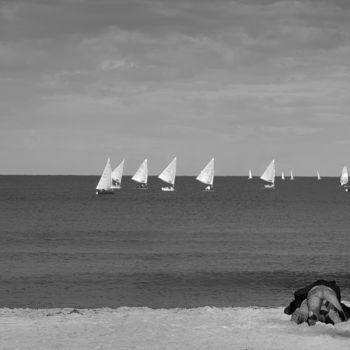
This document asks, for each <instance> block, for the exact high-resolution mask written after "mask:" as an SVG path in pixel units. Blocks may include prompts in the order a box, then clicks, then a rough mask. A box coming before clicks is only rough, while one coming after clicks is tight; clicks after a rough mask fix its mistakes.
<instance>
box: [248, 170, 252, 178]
mask: <svg viewBox="0 0 350 350" xmlns="http://www.w3.org/2000/svg"><path fill="white" fill-rule="evenodd" d="M252 178H253V175H252V171H251V170H250V169H249V175H248V179H249V180H251V179H252Z"/></svg>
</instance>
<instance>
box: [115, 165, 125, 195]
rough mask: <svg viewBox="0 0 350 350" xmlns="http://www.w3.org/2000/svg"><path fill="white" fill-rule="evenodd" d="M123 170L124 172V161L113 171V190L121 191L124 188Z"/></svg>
mask: <svg viewBox="0 0 350 350" xmlns="http://www.w3.org/2000/svg"><path fill="white" fill-rule="evenodd" d="M123 170H124V159H123V160H122V161H121V162H120V164H119V165H118V166H117V167H116V168H115V169H114V170H113V171H112V188H113V189H117V190H119V189H121V188H122V177H123Z"/></svg>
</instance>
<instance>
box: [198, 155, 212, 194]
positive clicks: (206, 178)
mask: <svg viewBox="0 0 350 350" xmlns="http://www.w3.org/2000/svg"><path fill="white" fill-rule="evenodd" d="M196 180H198V181H200V182H202V183H204V184H206V185H207V186H206V187H205V188H204V191H212V190H213V183H214V158H212V159H211V160H210V161H209V163H208V164H207V165H206V166H205V167H204V169H203V170H202V171H201V172H200V173H199V175H198V176H197V177H196Z"/></svg>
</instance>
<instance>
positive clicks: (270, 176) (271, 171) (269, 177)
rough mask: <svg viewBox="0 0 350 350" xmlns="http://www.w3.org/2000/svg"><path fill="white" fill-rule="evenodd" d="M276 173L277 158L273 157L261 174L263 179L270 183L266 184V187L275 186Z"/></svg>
mask: <svg viewBox="0 0 350 350" xmlns="http://www.w3.org/2000/svg"><path fill="white" fill-rule="evenodd" d="M275 174H276V167H275V160H274V159H273V160H272V161H271V163H270V164H269V165H268V166H267V168H266V170H265V171H264V172H263V174H262V175H261V176H260V179H261V180H264V181H266V182H268V184H266V185H264V187H265V188H275Z"/></svg>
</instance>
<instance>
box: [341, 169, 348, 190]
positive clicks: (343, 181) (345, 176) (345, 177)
mask: <svg viewBox="0 0 350 350" xmlns="http://www.w3.org/2000/svg"><path fill="white" fill-rule="evenodd" d="M348 181H349V175H348V168H347V167H346V166H345V167H344V168H343V171H342V173H341V177H340V185H341V186H344V185H346V184H347V183H348Z"/></svg>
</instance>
